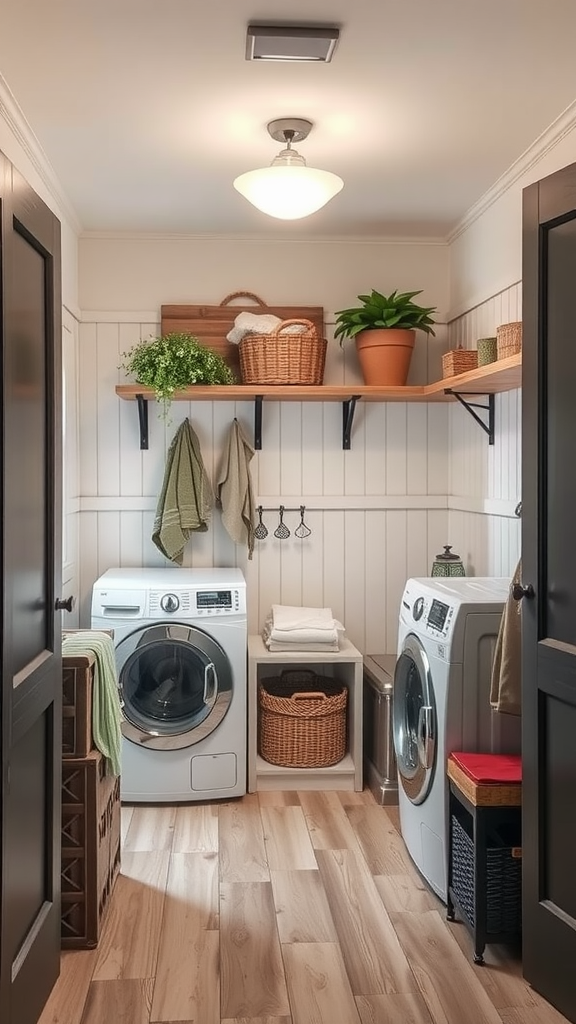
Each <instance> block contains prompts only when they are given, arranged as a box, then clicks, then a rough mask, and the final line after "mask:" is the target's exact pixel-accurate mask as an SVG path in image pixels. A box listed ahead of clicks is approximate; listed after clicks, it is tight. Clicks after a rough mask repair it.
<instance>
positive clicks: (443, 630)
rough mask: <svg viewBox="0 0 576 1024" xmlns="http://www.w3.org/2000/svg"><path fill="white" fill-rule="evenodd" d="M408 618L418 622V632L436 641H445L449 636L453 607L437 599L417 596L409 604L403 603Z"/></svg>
mask: <svg viewBox="0 0 576 1024" xmlns="http://www.w3.org/2000/svg"><path fill="white" fill-rule="evenodd" d="M403 605H404V607H405V608H406V609H407V611H408V618H409V619H410V620H411V621H413V622H418V623H419V624H420V625H419V627H418V628H419V630H424V631H425V633H426V635H427V636H430V637H434V639H436V640H445V639H446V638H447V637H448V636H449V635H450V630H451V627H452V621H453V617H454V606H453V605H451V604H448V603H447V602H445V601H439V600H438V599H437V598H432V599H430V598H429V597H424V596H423V595H422V594H419V595H418V597H416V598H414V600H412V601H411V602H407V601H403Z"/></svg>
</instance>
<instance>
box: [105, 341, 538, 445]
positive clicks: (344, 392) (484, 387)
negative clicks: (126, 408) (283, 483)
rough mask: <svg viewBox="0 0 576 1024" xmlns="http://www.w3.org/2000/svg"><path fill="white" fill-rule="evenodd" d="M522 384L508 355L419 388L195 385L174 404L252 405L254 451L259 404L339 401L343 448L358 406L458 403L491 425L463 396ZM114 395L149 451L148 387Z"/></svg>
mask: <svg viewBox="0 0 576 1024" xmlns="http://www.w3.org/2000/svg"><path fill="white" fill-rule="evenodd" d="M521 386H522V356H521V355H520V354H518V355H515V356H510V357H509V358H508V359H500V360H498V361H497V362H495V363H488V365H487V366H480V367H479V368H478V369H476V370H468V371H467V372H466V373H459V374H458V375H457V376H456V377H445V378H444V379H443V380H437V381H434V382H433V383H432V384H418V385H411V386H407V387H402V388H401V387H396V388H381V387H368V386H366V385H364V384H358V385H355V384H352V385H332V384H326V385H322V386H318V387H312V386H310V387H299V386H297V385H288V384H282V385H276V386H273V385H264V384H263V385H258V384H228V385H221V384H214V385H202V384H197V385H193V386H192V387H189V388H184V389H183V390H182V391H177V392H176V394H175V395H174V399H173V400H174V401H175V402H178V401H182V402H254V404H255V429H254V440H255V447H256V448H257V449H258V448H261V447H262V403H263V402H270V401H272V402H342V408H343V428H342V429H343V436H342V443H343V447H344V448H349V447H350V434H351V430H352V421H353V418H354V411H355V407H356V404H357V402H359V401H362V402H449V401H453V400H459V401H461V404H463V405H464V406H465V407H466V408H467V409H468V411H469V412H471V407H472V409H474V408H480V409H485V410H486V411H488V418H489V420H492V421H493V410H494V402H493V400H492V402H489V404H488V405H487V406H483V405H482V406H475V405H474V404H473V403H471V402H467V401H466V400H465V398H464V400H463V399H462V396H466V395H488V396H493V395H495V394H500V393H502V392H504V391H512V390H514V389H515V388H519V387H521ZM116 394H117V395H118V396H119V397H120V398H122V399H124V400H126V401H136V402H138V409H139V415H140V447H141V448H147V447H148V402H149V401H154V400H155V398H154V391H153V389H152V388H147V387H144V386H143V385H142V384H118V385H117V387H116ZM472 415H473V416H474V418H475V419H476V420H477V422H478V423H479V424H480V425H481V426H482V427H483V429H484V430H486V432H487V433H488V434H489V438H491V440H490V443H493V438H494V424H493V422H492V424H491V428H490V425H489V424H488V425H486V424H484V423H483V422H482V421H481V419H480V418H479V417H478V416H477V415H476V414H475V413H474V412H472Z"/></svg>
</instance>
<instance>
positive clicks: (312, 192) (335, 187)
mask: <svg viewBox="0 0 576 1024" xmlns="http://www.w3.org/2000/svg"><path fill="white" fill-rule="evenodd" d="M343 187H344V182H343V181H342V178H339V177H338V175H337V174H332V172H331V171H320V170H318V169H317V168H316V167H307V166H306V161H305V160H304V159H303V157H301V156H300V155H299V154H298V153H296V152H295V150H283V152H282V153H280V154H279V155H278V156H277V157H276V159H275V160H274V162H273V164H272V165H271V167H261V168H259V169H258V170H256V171H247V172H246V174H241V175H240V177H238V178H236V179H235V181H234V188H235V189H236V190H237V191H238V192H240V194H241V195H243V196H244V198H245V199H247V200H248V202H250V203H252V205H253V206H255V207H256V208H257V209H258V210H262V213H267V214H268V216H270V217H278V218H279V219H280V220H298V218H299V217H308V216H309V215H310V214H311V213H315V212H316V210H319V209H320V208H321V207H322V206H325V205H326V203H328V202H329V201H330V199H333V198H334V196H335V195H338V192H340V190H341V189H342V188H343Z"/></svg>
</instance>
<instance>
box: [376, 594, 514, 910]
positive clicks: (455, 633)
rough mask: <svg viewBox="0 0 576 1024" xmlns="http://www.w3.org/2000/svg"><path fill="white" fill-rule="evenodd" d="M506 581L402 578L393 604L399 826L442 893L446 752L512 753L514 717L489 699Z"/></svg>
mask: <svg viewBox="0 0 576 1024" xmlns="http://www.w3.org/2000/svg"><path fill="white" fill-rule="evenodd" d="M509 586H510V580H509V579H508V578H498V577H496V578H495V577H469V578H458V579H453V578H452V579H449V580H446V581H445V582H443V581H442V580H441V579H437V578H434V579H432V578H425V579H410V580H408V582H407V583H406V586H405V589H404V594H403V596H402V602H401V605H400V622H399V630H398V651H397V661H396V667H395V671H394V704H393V718H394V748H395V752H396V760H397V764H398V782H399V786H398V793H399V805H400V825H401V830H402V836H403V838H404V841H405V843H406V846H407V848H408V852H409V853H410V856H411V857H412V860H413V861H414V863H415V864H416V867H417V868H418V870H419V871H420V873H421V874H422V875H423V876H424V878H425V879H426V881H427V882H428V883H429V885H430V886H431V887H432V889H434V891H435V892H436V893H437V895H438V896H440V898H441V899H443V900H444V901H445V900H446V889H447V857H448V787H447V782H446V759H447V757H448V756H449V754H450V753H451V752H452V751H453V750H466V751H471V752H472V751H479V750H481V751H483V752H484V753H518V752H519V751H520V719H519V718H515V717H514V716H512V715H502V714H498V713H497V712H495V711H493V709H492V708H491V706H490V680H491V675H492V661H493V658H494V648H495V644H496V637H497V635H498V629H499V626H500V621H501V617H502V610H503V607H504V602H505V601H506V599H507V597H508V590H509Z"/></svg>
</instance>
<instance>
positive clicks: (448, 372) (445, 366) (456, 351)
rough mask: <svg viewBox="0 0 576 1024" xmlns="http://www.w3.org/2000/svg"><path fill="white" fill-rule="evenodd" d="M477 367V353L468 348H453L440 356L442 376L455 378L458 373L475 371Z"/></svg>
mask: <svg viewBox="0 0 576 1024" xmlns="http://www.w3.org/2000/svg"><path fill="white" fill-rule="evenodd" d="M477 366H478V352H477V351H476V349H470V348H453V349H452V350H451V351H450V352H446V353H445V354H444V355H443V356H442V376H443V377H456V375H457V374H459V373H466V372H467V371H468V370H475V369H476V367H477Z"/></svg>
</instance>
